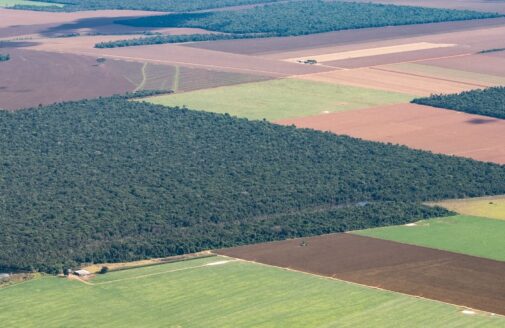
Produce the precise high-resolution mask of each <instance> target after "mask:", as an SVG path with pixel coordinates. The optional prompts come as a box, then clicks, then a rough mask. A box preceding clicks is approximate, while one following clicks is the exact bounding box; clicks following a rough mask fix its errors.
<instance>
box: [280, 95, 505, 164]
mask: <svg viewBox="0 0 505 328" xmlns="http://www.w3.org/2000/svg"><path fill="white" fill-rule="evenodd" d="M277 123H279V124H285V125H291V124H294V125H296V126H297V127H300V128H310V129H315V130H321V131H330V132H333V133H336V134H346V135H350V136H353V137H357V138H362V139H366V140H372V141H380V142H390V143H394V144H401V145H406V146H409V147H411V148H416V149H422V150H428V151H432V152H435V153H441V154H447V155H456V156H462V157H468V158H473V159H476V160H479V161H486V162H495V163H499V164H505V143H504V142H503V140H505V120H500V119H494V118H489V117H485V116H479V115H471V114H466V113H461V112H456V111H452V110H446V109H439V108H433V107H428V106H420V105H415V104H400V105H391V106H384V107H377V108H369V109H363V110H356V111H348V112H341V113H333V114H324V115H318V116H311V117H304V118H297V119H289V120H282V121H279V122H277Z"/></svg>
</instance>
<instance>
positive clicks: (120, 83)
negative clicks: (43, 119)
mask: <svg viewBox="0 0 505 328" xmlns="http://www.w3.org/2000/svg"><path fill="white" fill-rule="evenodd" d="M9 53H10V55H11V60H10V61H7V62H3V63H0V108H5V109H19V108H23V107H31V106H37V105H39V104H51V103H55V102H60V101H65V100H77V99H83V98H95V97H98V96H110V95H113V94H117V93H124V92H127V91H132V90H133V88H134V86H133V85H132V84H131V83H130V82H128V80H127V79H125V78H124V77H123V75H122V74H121V72H118V70H117V68H116V67H115V66H114V64H113V63H112V61H111V62H110V63H106V64H104V65H100V66H97V65H96V64H97V63H96V61H95V59H93V58H91V57H82V56H75V55H67V54H55V53H45V52H39V51H29V50H14V49H10V50H9Z"/></svg>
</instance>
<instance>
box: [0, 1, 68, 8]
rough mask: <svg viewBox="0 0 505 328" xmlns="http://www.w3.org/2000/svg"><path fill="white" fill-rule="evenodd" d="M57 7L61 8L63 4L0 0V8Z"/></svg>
mask: <svg viewBox="0 0 505 328" xmlns="http://www.w3.org/2000/svg"><path fill="white" fill-rule="evenodd" d="M16 5H19V6H57V7H63V4H59V3H48V2H39V1H28V0H0V7H12V6H16Z"/></svg>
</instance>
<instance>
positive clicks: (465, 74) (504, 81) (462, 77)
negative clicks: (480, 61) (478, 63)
mask: <svg viewBox="0 0 505 328" xmlns="http://www.w3.org/2000/svg"><path fill="white" fill-rule="evenodd" d="M378 68H380V69H382V70H386V71H394V72H401V73H406V74H412V75H420V76H426V77H433V78H436V79H443V80H449V81H454V82H460V83H468V84H470V85H480V86H482V87H490V86H498V85H505V76H497V75H490V74H482V73H474V72H472V71H463V70H459V69H450V68H443V67H439V66H434V65H426V64H422V63H400V64H392V65H385V66H379V67H378Z"/></svg>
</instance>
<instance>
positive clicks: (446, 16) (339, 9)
mask: <svg viewBox="0 0 505 328" xmlns="http://www.w3.org/2000/svg"><path fill="white" fill-rule="evenodd" d="M498 16H499V15H498V14H493V13H480V12H474V11H466V10H449V9H433V8H421V7H409V6H395V5H383V4H371V3H353V2H326V1H319V0H311V1H295V2H288V3H278V4H270V5H265V6H258V7H255V8H251V9H246V10H237V11H218V12H204V13H182V14H170V15H162V16H150V17H141V18H136V19H128V20H119V21H117V23H120V24H124V25H130V26H137V27H198V28H203V29H208V30H211V31H216V32H223V34H207V35H205V34H195V35H181V36H167V35H158V36H153V37H145V38H138V39H134V40H119V41H112V42H103V43H98V44H96V45H95V47H97V48H116V47H128V46H139V45H151V44H164V43H183V42H198V41H215V40H230V39H245V38H265V37H274V36H293V35H303V34H313V33H322V32H330V31H338V30H346V29H358V28H366V27H380V26H389V25H408V24H421V23H433V22H444V21H455V20H467V19H478V18H492V17H498Z"/></svg>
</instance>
